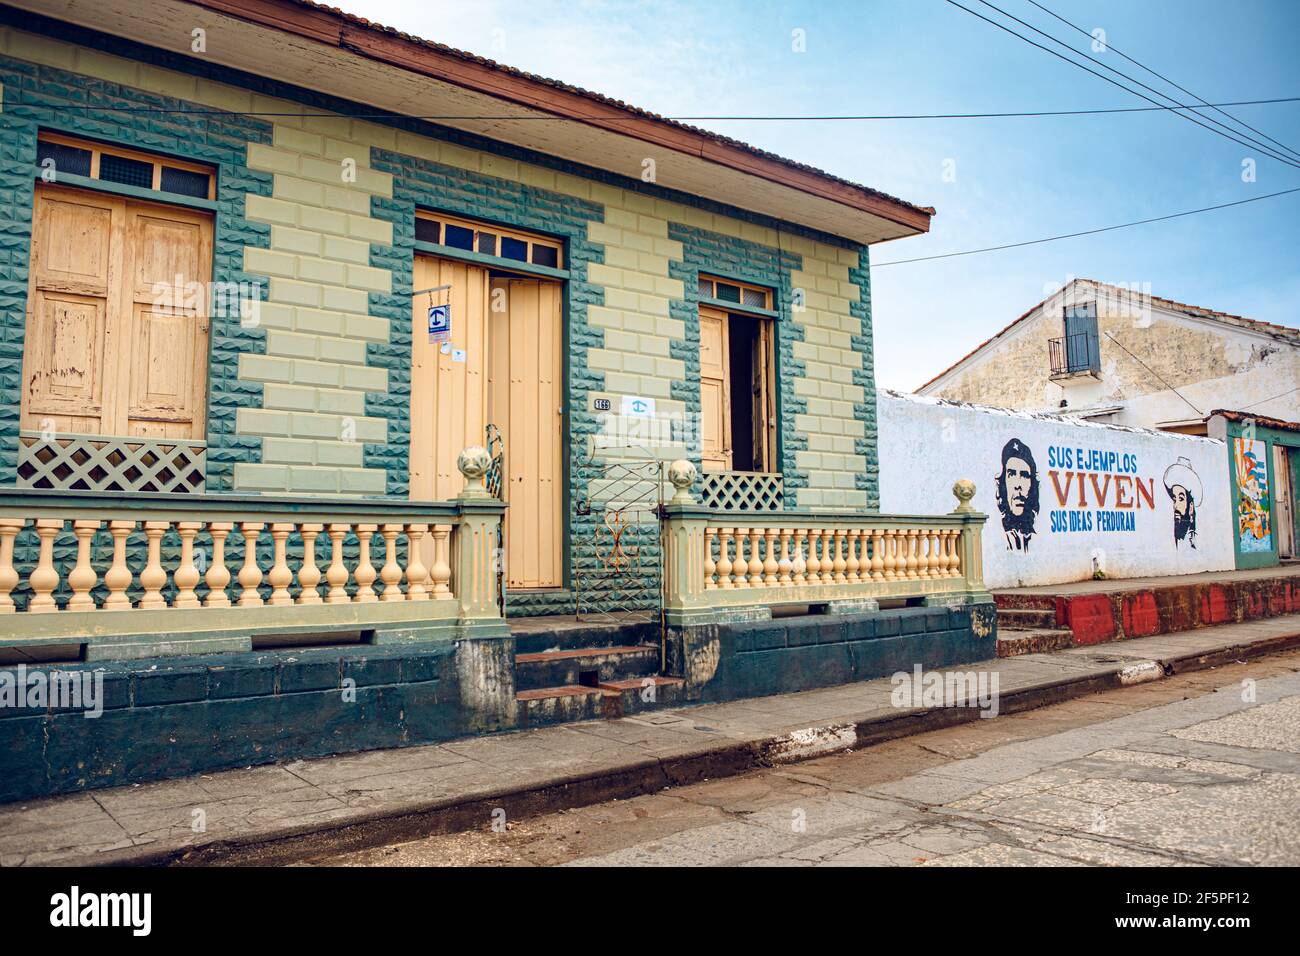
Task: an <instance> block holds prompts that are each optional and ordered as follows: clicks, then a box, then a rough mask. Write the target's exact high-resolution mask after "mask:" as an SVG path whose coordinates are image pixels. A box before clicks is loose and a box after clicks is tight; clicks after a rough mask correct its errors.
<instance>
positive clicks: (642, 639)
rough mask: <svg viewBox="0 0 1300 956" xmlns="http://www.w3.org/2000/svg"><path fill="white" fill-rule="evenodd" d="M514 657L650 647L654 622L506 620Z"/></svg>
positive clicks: (654, 640) (654, 639)
mask: <svg viewBox="0 0 1300 956" xmlns="http://www.w3.org/2000/svg"><path fill="white" fill-rule="evenodd" d="M507 622H508V623H509V625H510V632H511V633H512V634H513V635H514V638H515V651H516V653H517V654H521V655H522V654H541V653H545V652H547V651H557V650H577V649H578V648H583V647H614V646H618V647H624V646H630V645H639V644H654V643H657V642H658V640H659V622H658V621H630V622H617V623H607V622H603V621H602V622H596V621H591V622H587V621H574V620H573V619H572V618H560V619H557V618H514V619H508V621H507Z"/></svg>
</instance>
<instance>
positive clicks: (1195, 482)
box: [1165, 458, 1203, 548]
mask: <svg viewBox="0 0 1300 956" xmlns="http://www.w3.org/2000/svg"><path fill="white" fill-rule="evenodd" d="M1202 491H1203V489H1202V485H1201V479H1200V476H1199V475H1197V474H1196V470H1195V469H1194V468H1192V463H1191V462H1190V461H1188V460H1187V459H1186V458H1179V459H1178V460H1177V461H1176V462H1174V463H1173V464H1172V465H1170V466H1169V467H1168V468H1166V469H1165V493H1166V494H1168V495H1169V500H1170V501H1172V502H1173V503H1174V544H1176V545H1184V544H1185V545H1187V547H1189V548H1194V547H1196V506H1197V505H1198V504H1200V501H1201V495H1202Z"/></svg>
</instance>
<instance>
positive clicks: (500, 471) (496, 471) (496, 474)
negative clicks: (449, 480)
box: [483, 422, 506, 617]
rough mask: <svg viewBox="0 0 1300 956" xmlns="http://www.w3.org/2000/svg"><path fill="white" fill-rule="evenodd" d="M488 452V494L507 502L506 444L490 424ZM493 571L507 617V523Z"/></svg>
mask: <svg viewBox="0 0 1300 956" xmlns="http://www.w3.org/2000/svg"><path fill="white" fill-rule="evenodd" d="M486 432H487V435H486V437H487V451H488V457H489V458H490V459H491V464H490V465H488V470H487V474H486V475H484V476H483V477H484V479H485V481H486V483H487V490H488V494H490V495H491V496H492V497H493V498H496V499H497V500H498V501H505V498H506V478H505V475H506V443H505V439H503V438H502V437H501V429H499V428H497V426H496V425H493V424H492V423H490V422H489V423H488V426H487V429H486ZM492 570H493V573H495V574H496V576H497V609H498V610H499V611H500V612H501V616H502V617H505V616H506V523H505V521H504V520H503V521H499V522H497V547H496V554H495V555H493V557H492Z"/></svg>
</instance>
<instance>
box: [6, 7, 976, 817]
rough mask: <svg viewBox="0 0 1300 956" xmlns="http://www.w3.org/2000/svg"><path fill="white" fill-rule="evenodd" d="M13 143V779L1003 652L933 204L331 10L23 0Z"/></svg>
mask: <svg viewBox="0 0 1300 956" xmlns="http://www.w3.org/2000/svg"><path fill="white" fill-rule="evenodd" d="M0 142H2V143H3V148H4V151H5V155H6V157H8V159H9V171H8V172H7V173H5V174H4V176H3V177H0V200H2V202H0V235H3V249H2V250H0V350H2V351H3V359H4V362H3V367H0V624H3V628H2V629H0V763H2V764H3V766H4V769H5V770H6V773H3V774H0V799H19V798H26V797H30V796H32V795H37V794H42V793H56V792H64V791H67V790H76V789H82V788H86V787H95V786H108V785H112V784H115V783H123V782H128V781H136V780H144V779H153V778H157V777H160V776H174V775H179V774H185V773H194V772H200V771H203V770H207V769H214V768H217V767H225V766H246V765H248V764H250V763H258V762H266V761H270V760H277V759H290V758H301V757H308V756H319V755H322V754H326V753H337V752H341V751H347V750H360V749H368V748H376V747H391V746H404V745H408V744H413V743H422V742H428V741H432V740H444V739H449V738H454V737H458V736H465V735H467V734H474V733H483V732H490V731H498V730H509V729H514V728H517V727H522V726H534V725H536V724H538V723H545V722H548V721H557V720H565V719H578V718H581V717H594V716H600V715H602V714H606V715H607V714H611V713H622V712H623V711H624V710H635V709H642V708H645V707H650V706H659V705H661V704H665V703H671V702H673V701H675V700H676V701H684V702H690V701H703V700H721V699H727V698H730V697H737V696H746V695H752V694H764V693H778V692H782V691H785V690H800V689H806V688H809V687H815V686H823V685H825V684H830V683H838V682H844V681H848V680H855V679H865V678H868V677H876V676H881V675H882V674H884V673H888V672H889V670H890V669H892V668H894V667H895V666H898V664H899V662H903V661H907V662H913V661H917V662H924V663H925V664H926V665H927V666H941V665H943V664H945V663H952V662H959V661H971V660H978V659H985V658H988V657H991V656H993V653H994V642H995V635H996V623H995V617H996V615H995V612H994V608H993V604H992V599H991V595H989V594H988V592H987V591H986V589H985V588H984V584H983V581H982V578H981V554H982V549H981V546H980V535H981V529H982V525H983V523H984V520H985V517H984V515H982V514H979V513H978V512H976V511H975V509H974V508H973V507H972V506H971V504H970V501H971V499H972V497H973V496H974V494H975V489H974V487H973V486H972V485H971V484H970V483H969V482H967V481H955V479H959V478H961V477H963V476H961V475H960V474H957V473H954V474H953V475H952V476H951V480H954V481H955V483H954V484H952V485H951V487H952V488H953V495H955V504H956V508H955V509H952V508H951V506H952V505H953V504H954V502H953V501H952V500H950V501H948V502H945V507H943V508H942V509H941V510H942V512H943V513H941V514H937V515H916V514H909V515H901V516H890V515H884V514H881V513H880V510H879V486H878V462H877V452H876V449H877V423H876V406H875V394H876V393H875V388H874V367H873V357H872V346H871V342H872V336H871V332H872V327H871V322H872V318H871V295H870V276H869V263H870V252H869V250H870V247H871V246H872V245H873V244H874V243H877V242H882V241H886V240H889V239H896V238H903V237H906V236H909V235H915V234H918V233H921V232H924V231H925V230H926V229H927V228H928V225H929V220H930V217H931V215H932V214H933V210H932V209H929V208H926V207H919V206H915V205H912V204H910V203H907V202H904V201H902V200H899V199H894V198H892V197H889V196H886V195H884V194H882V193H879V192H877V191H875V190H872V189H869V188H866V187H863V186H858V185H855V184H852V183H849V182H846V181H844V180H841V179H838V178H836V177H834V176H831V175H829V174H826V173H823V172H821V171H819V170H815V169H811V168H809V167H806V166H803V165H801V164H798V163H795V162H792V161H790V160H785V159H781V158H779V157H776V156H773V155H771V154H769V153H765V152H763V151H761V150H757V149H754V148H752V147H748V146H745V145H744V144H741V143H737V142H735V141H733V140H730V139H727V138H726V137H722V136H718V135H716V134H712V133H707V132H704V131H701V130H697V129H693V128H691V127H688V126H684V125H682V124H679V123H674V122H670V121H668V120H664V119H663V118H661V117H657V116H654V115H653V114H649V113H646V112H643V111H640V110H636V109H634V108H632V107H629V106H627V105H626V104H623V103H619V102H615V101H612V100H609V99H607V98H605V97H602V96H599V95H597V94H593V93H588V92H585V91H582V90H577V89H574V88H572V87H569V86H565V85H563V84H561V83H558V82H555V81H551V80H545V79H542V78H539V77H535V76H531V75H529V74H524V73H520V72H518V71H515V70H511V69H509V68H506V67H502V66H499V65H497V64H495V63H491V62H489V61H486V60H482V59H480V58H477V57H473V56H470V55H469V54H465V53H461V52H459V51H455V50H451V49H449V48H447V47H443V46H440V45H438V44H435V43H430V42H428V41H425V40H420V39H418V38H415V37H410V36H407V35H405V34H400V33H398V32H396V31H393V30H389V29H387V28H384V27H380V26H377V25H375V24H371V23H369V22H367V21H364V20H361V19H359V18H356V17H352V16H349V15H347V14H344V13H341V12H339V11H337V10H334V9H331V8H327V7H322V6H318V5H316V4H313V3H308V2H303V0H203V2H183V0H149V2H147V3H140V2H139V0H132V2H126V0H106V2H104V3H100V4H96V5H95V6H94V7H93V8H91V7H87V6H85V5H82V4H79V3H76V2H72V0H29V2H23V3H20V4H18V5H11V6H2V7H0ZM774 608H777V609H779V610H782V611H784V612H787V613H786V614H784V615H778V617H779V619H774V615H773V609H774ZM623 610H639V611H647V610H648V611H650V612H652V613H650V614H646V615H643V618H644V619H643V620H640V621H631V622H629V620H628V619H627V618H616V619H614V620H615V623H613V624H608V625H606V626H605V628H604V630H602V629H601V628H599V627H596V628H594V629H592V628H591V627H590V626H589V625H588V624H586V623H585V622H584V624H583V626H582V627H571V628H569V629H568V630H565V631H563V633H561V630H560V629H559V628H558V627H557V625H556V624H555V619H554V617H553V616H554V615H559V614H573V613H575V612H577V611H583V612H591V611H600V612H613V611H623ZM791 615H792V616H791ZM548 616H551V617H548ZM507 617H510V618H524V617H527V618H534V619H540V623H539V621H538V620H533V621H531V622H520V621H517V620H515V621H507V619H506V618H507ZM559 641H569V642H570V643H569V644H565V646H564V647H563V648H562V650H561V651H560V652H558V653H557V652H556V648H555V645H556V643H557V642H559ZM14 668H35V669H37V671H38V672H39V673H40V674H41V675H42V678H41V679H42V680H44V681H45V682H46V683H47V684H49V683H50V681H53V680H54V679H55V676H54V675H55V672H56V671H57V672H58V674H60V675H63V674H71V675H72V678H71V679H72V680H73V683H74V684H75V685H76V686H80V684H79V683H77V682H78V681H83V680H84V681H96V682H97V681H101V680H102V681H103V684H104V698H103V701H104V713H103V718H104V719H102V720H95V721H83V720H81V719H80V718H81V716H82V715H81V714H80V713H77V712H76V711H75V710H74V709H70V708H68V707H63V706H58V705H46V706H44V707H41V708H35V709H29V708H24V707H18V708H13V707H8V706H5V705H3V703H2V700H3V694H4V692H5V688H12V687H15V686H17V684H18V682H20V681H22V680H26V677H25V676H23V675H21V674H20V673H19V672H18V671H16V670H15V669H14ZM58 679H59V680H60V681H62V682H63V684H62V686H66V684H67V680H66V679H65V678H64V677H62V676H60V677H59V678H58ZM51 686H52V685H51ZM646 687H650V688H654V689H655V690H654V692H653V693H651V694H650V695H649V696H646V694H645V688H646ZM143 728H149V730H148V732H145V731H144V729H143Z"/></svg>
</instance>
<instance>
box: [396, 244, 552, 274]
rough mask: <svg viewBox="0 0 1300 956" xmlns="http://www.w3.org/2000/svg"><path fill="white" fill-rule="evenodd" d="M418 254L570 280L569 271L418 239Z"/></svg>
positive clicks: (416, 246)
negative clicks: (422, 253) (423, 253)
mask: <svg viewBox="0 0 1300 956" xmlns="http://www.w3.org/2000/svg"><path fill="white" fill-rule="evenodd" d="M412 245H413V246H414V248H415V251H416V252H425V253H428V254H429V255H431V256H439V257H441V258H443V259H459V260H460V261H461V262H472V263H474V265H478V266H487V267H489V268H491V269H509V270H510V271H511V272H524V273H527V274H528V275H535V276H540V277H542V278H544V279H568V278H569V270H568V269H552V268H551V267H550V266H537V265H533V264H532V263H531V262H519V261H518V260H516V259H503V258H501V257H500V256H489V255H487V254H486V253H483V252H467V251H466V250H464V249H452V248H449V247H447V246H440V245H438V244H437V243H435V242H422V241H420V240H419V239H416V240H415V242H414V243H413V244H412Z"/></svg>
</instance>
